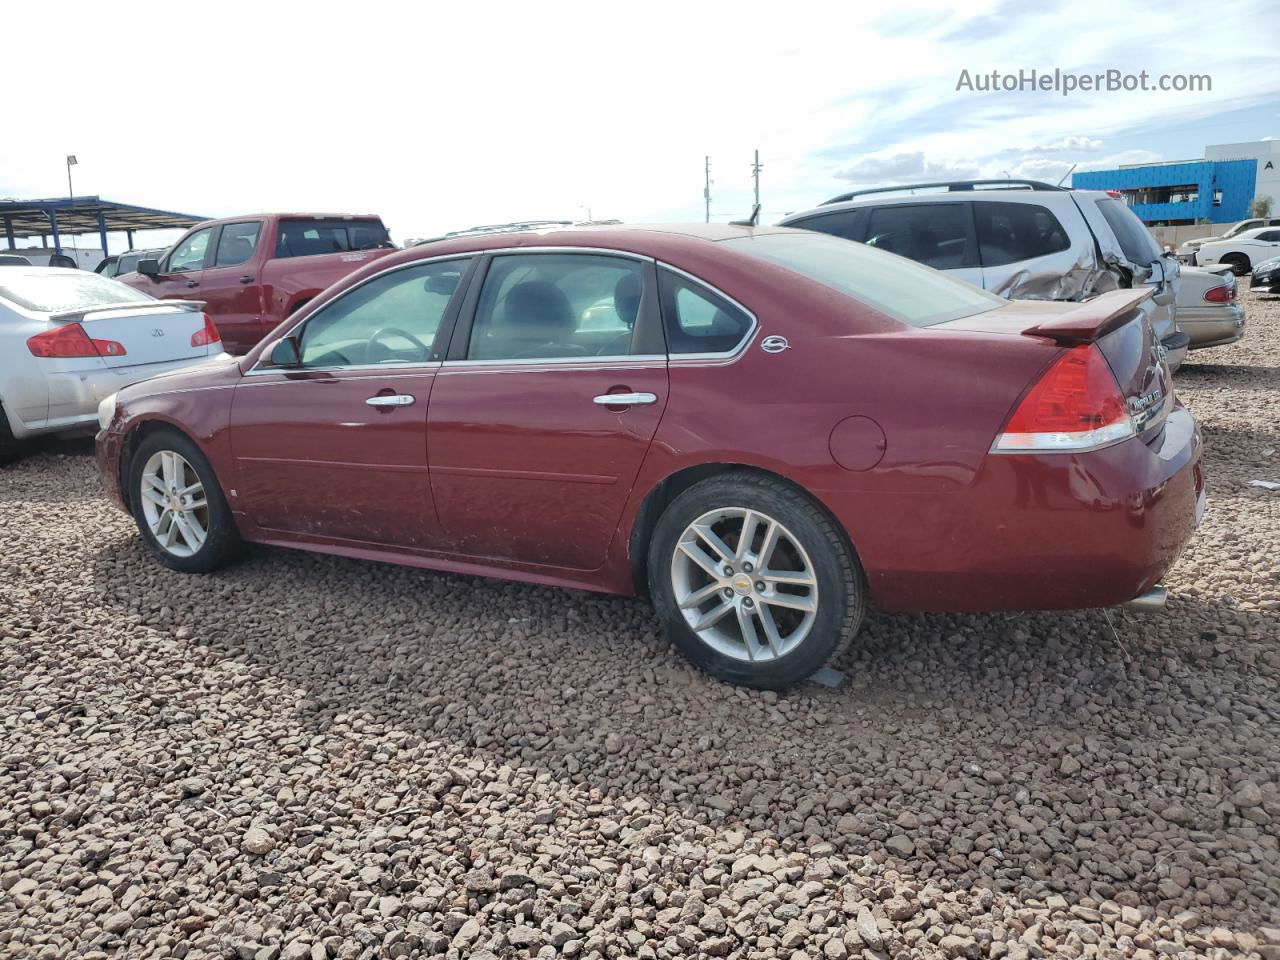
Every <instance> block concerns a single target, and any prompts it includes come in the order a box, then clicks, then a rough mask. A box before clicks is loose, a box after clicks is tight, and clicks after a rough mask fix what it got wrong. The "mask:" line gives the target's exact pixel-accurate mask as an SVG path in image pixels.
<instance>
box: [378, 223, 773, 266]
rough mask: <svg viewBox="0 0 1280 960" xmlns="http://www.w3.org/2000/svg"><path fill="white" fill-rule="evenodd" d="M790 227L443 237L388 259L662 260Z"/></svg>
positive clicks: (649, 226) (601, 228) (677, 226)
mask: <svg viewBox="0 0 1280 960" xmlns="http://www.w3.org/2000/svg"><path fill="white" fill-rule="evenodd" d="M793 232H795V231H793V230H790V229H788V228H786V227H746V226H740V225H737V224H732V223H618V224H583V225H581V226H575V225H570V226H553V227H546V228H540V229H536V230H519V231H510V232H508V231H495V232H491V233H475V234H464V235H461V236H457V237H442V238H440V239H438V240H427V241H424V242H422V243H418V244H416V245H414V246H413V247H410V248H409V249H408V250H403V251H401V252H400V253H398V254H392V255H391V256H390V257H388V258H386V262H387V264H388V265H390V262H391V261H392V259H393V258H394V259H403V260H405V261H408V260H418V259H422V258H424V257H437V256H441V255H442V254H448V253H451V252H454V251H457V252H459V253H466V252H471V251H475V252H480V251H484V250H494V249H505V248H507V247H531V248H536V247H601V248H603V249H614V250H623V251H627V252H632V253H648V254H652V255H655V256H657V255H660V253H661V252H662V251H664V250H673V251H674V250H678V249H688V248H689V247H690V246H691V245H695V246H696V245H700V244H703V243H708V242H711V243H714V242H717V241H720V240H733V239H736V238H738V237H750V236H762V235H764V234H769V233H793Z"/></svg>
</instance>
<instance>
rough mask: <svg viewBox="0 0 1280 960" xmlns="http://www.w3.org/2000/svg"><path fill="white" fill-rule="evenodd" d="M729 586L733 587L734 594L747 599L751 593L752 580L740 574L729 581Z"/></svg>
mask: <svg viewBox="0 0 1280 960" xmlns="http://www.w3.org/2000/svg"><path fill="white" fill-rule="evenodd" d="M729 586H731V587H733V591H734V593H736V594H737V595H738V596H740V597H745V596H747V595H748V594H749V593H751V578H750V577H748V576H747V575H746V574H745V573H740V574H738V575H737V576H736V577H734V578H733V579H732V580H730V581H729Z"/></svg>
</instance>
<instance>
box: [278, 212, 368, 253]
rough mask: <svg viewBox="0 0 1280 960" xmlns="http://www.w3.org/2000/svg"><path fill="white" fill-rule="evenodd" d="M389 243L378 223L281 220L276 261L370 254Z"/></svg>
mask: <svg viewBox="0 0 1280 960" xmlns="http://www.w3.org/2000/svg"><path fill="white" fill-rule="evenodd" d="M390 243H391V237H390V236H389V235H388V234H387V228H386V227H384V226H383V225H382V223H381V222H380V221H377V220H282V221H280V232H279V234H278V236H277V237H276V257H277V258H278V259H287V258H289V257H314V256H317V255H319V254H322V253H341V252H343V251H346V250H373V249H374V248H376V247H384V246H387V245H389V244H390Z"/></svg>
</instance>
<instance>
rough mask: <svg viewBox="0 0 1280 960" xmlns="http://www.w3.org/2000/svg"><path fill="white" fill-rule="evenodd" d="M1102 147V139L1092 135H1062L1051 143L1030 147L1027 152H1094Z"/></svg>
mask: <svg viewBox="0 0 1280 960" xmlns="http://www.w3.org/2000/svg"><path fill="white" fill-rule="evenodd" d="M1101 149H1102V141H1101V140H1094V139H1093V138H1092V137H1074V136H1073V137H1062V138H1061V139H1058V140H1054V141H1053V142H1051V143H1042V144H1040V145H1039V146H1036V147H1032V148H1031V149H1030V150H1028V151H1027V152H1028V153H1063V152H1065V151H1068V150H1070V151H1073V152H1075V153H1094V152H1096V151H1098V150H1101Z"/></svg>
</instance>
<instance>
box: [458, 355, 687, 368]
mask: <svg viewBox="0 0 1280 960" xmlns="http://www.w3.org/2000/svg"><path fill="white" fill-rule="evenodd" d="M655 361H662V362H667V355H666V353H621V355H617V353H614V355H608V356H600V357H593V356H590V355H589V356H585V357H518V358H512V360H445V361H444V366H447V367H454V366H536V365H543V366H548V365H559V364H586V365H600V364H604V365H616V364H627V362H643V364H653V362H655Z"/></svg>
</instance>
